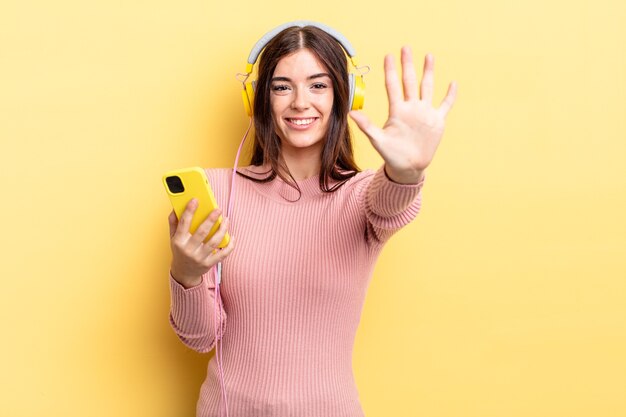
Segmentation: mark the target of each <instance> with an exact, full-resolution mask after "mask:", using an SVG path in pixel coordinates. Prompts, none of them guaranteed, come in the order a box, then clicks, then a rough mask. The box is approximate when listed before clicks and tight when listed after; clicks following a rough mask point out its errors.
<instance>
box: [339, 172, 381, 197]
mask: <svg viewBox="0 0 626 417" xmlns="http://www.w3.org/2000/svg"><path fill="white" fill-rule="evenodd" d="M375 175H376V171H375V170H373V169H364V170H363V171H360V172H358V173H357V174H356V175H355V176H353V177H352V178H350V179H349V180H348V181H347V182H346V183H345V184H344V186H343V187H342V188H345V190H346V191H348V192H357V193H358V192H360V191H361V190H363V189H364V188H365V187H366V186H367V185H368V184H369V183H370V182H371V181H372V179H373V178H374V176H375Z"/></svg>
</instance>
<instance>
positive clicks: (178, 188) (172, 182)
mask: <svg viewBox="0 0 626 417" xmlns="http://www.w3.org/2000/svg"><path fill="white" fill-rule="evenodd" d="M165 182H167V187H168V188H169V189H170V191H171V192H172V193H173V194H180V193H182V192H183V191H185V187H184V186H183V182H182V181H181V179H180V177H179V176H176V175H174V176H171V177H167V178H165Z"/></svg>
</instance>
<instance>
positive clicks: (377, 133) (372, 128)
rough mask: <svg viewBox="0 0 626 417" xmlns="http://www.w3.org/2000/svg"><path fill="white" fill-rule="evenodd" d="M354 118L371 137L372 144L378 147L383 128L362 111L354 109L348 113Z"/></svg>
mask: <svg viewBox="0 0 626 417" xmlns="http://www.w3.org/2000/svg"><path fill="white" fill-rule="evenodd" d="M348 115H350V117H351V118H352V120H354V122H355V123H356V125H357V126H358V127H359V129H361V130H362V131H363V133H365V135H366V136H367V137H368V138H369V139H370V141H371V142H372V145H374V147H377V143H378V142H379V141H380V139H381V138H382V136H383V130H382V129H380V128H379V127H378V126H376V125H374V124H373V123H372V122H371V121H370V119H369V118H368V117H367V116H366V115H365V114H364V113H362V112H360V111H356V110H352V111H351V112H349V113H348Z"/></svg>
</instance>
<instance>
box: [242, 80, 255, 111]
mask: <svg viewBox="0 0 626 417" xmlns="http://www.w3.org/2000/svg"><path fill="white" fill-rule="evenodd" d="M255 88H256V81H251V82H247V83H246V84H245V89H244V90H243V91H242V92H241V95H242V98H243V107H244V108H245V109H246V113H247V114H248V116H250V117H252V116H253V114H254V89H255Z"/></svg>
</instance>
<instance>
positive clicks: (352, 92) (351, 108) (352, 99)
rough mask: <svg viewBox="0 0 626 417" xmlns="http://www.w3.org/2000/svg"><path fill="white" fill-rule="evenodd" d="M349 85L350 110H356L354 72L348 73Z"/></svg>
mask: <svg viewBox="0 0 626 417" xmlns="http://www.w3.org/2000/svg"><path fill="white" fill-rule="evenodd" d="M348 85H349V86H350V97H349V98H348V104H349V105H350V106H349V107H348V108H349V109H350V110H354V74H353V73H350V74H349V75H348Z"/></svg>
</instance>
